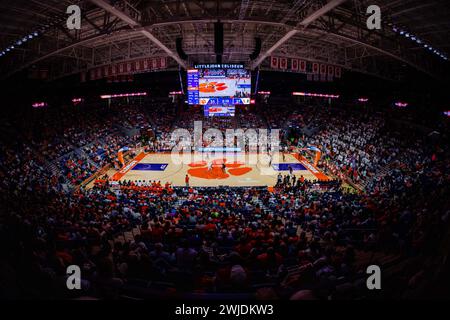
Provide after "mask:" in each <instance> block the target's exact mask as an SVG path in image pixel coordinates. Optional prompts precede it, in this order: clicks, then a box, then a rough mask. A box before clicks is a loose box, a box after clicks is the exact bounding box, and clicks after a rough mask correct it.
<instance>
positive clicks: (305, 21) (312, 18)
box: [252, 0, 347, 69]
mask: <svg viewBox="0 0 450 320" xmlns="http://www.w3.org/2000/svg"><path fill="white" fill-rule="evenodd" d="M345 1H347V0H331V1H330V2H328V3H327V4H326V5H324V6H323V7H321V8H320V9H318V10H316V11H314V12H313V13H311V14H310V15H309V16H307V17H306V18H304V19H303V20H302V21H301V22H300V23H299V24H298V27H300V26H301V27H303V28H307V27H308V26H309V25H310V24H311V23H313V22H314V21H315V20H317V19H319V18H320V17H322V16H323V15H325V14H327V13H328V12H330V11H331V10H333V9H334V8H336V7H337V6H339V5H341V4H342V3H344V2H345ZM298 32H300V30H299V29H293V30H290V31H288V33H286V34H285V35H284V36H283V37H282V38H281V39H280V40H278V41H277V42H276V43H275V44H274V45H273V46H272V47H270V48H269V49H268V50H267V51H266V52H264V53H263V54H262V55H261V56H260V57H259V58H258V59H256V61H255V62H254V63H253V65H252V69H255V68H256V67H258V66H259V65H260V64H261V63H262V62H263V61H264V59H266V58H267V57H268V56H270V55H271V54H272V52H274V51H275V50H277V49H278V48H279V47H280V46H282V45H283V44H284V43H285V42H286V41H288V40H289V39H290V38H292V37H293V36H295V35H296V34H297V33H298Z"/></svg>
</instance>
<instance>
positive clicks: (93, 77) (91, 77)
mask: <svg viewBox="0 0 450 320" xmlns="http://www.w3.org/2000/svg"><path fill="white" fill-rule="evenodd" d="M95 76H96V73H95V70H94V69H91V70H89V79H90V80H95Z"/></svg>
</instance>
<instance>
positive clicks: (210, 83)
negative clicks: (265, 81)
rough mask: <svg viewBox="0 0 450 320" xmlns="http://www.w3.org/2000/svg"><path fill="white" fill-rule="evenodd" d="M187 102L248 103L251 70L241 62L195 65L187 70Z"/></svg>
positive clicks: (213, 103)
mask: <svg viewBox="0 0 450 320" xmlns="http://www.w3.org/2000/svg"><path fill="white" fill-rule="evenodd" d="M187 83H188V103H189V104H192V105H237V104H250V94H251V87H252V84H251V72H250V71H249V70H246V69H244V66H243V65H241V64H205V65H196V66H195V67H194V69H190V70H188V71H187Z"/></svg>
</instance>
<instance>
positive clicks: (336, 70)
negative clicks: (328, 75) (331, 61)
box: [334, 67, 342, 79]
mask: <svg viewBox="0 0 450 320" xmlns="http://www.w3.org/2000/svg"><path fill="white" fill-rule="evenodd" d="M341 74H342V69H341V67H336V68H334V76H335V77H336V78H337V79H340V78H341Z"/></svg>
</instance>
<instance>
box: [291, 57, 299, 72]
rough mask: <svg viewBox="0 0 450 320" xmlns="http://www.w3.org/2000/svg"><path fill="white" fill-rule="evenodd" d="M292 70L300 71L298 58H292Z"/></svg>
mask: <svg viewBox="0 0 450 320" xmlns="http://www.w3.org/2000/svg"><path fill="white" fill-rule="evenodd" d="M291 70H292V71H298V59H292V60H291Z"/></svg>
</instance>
